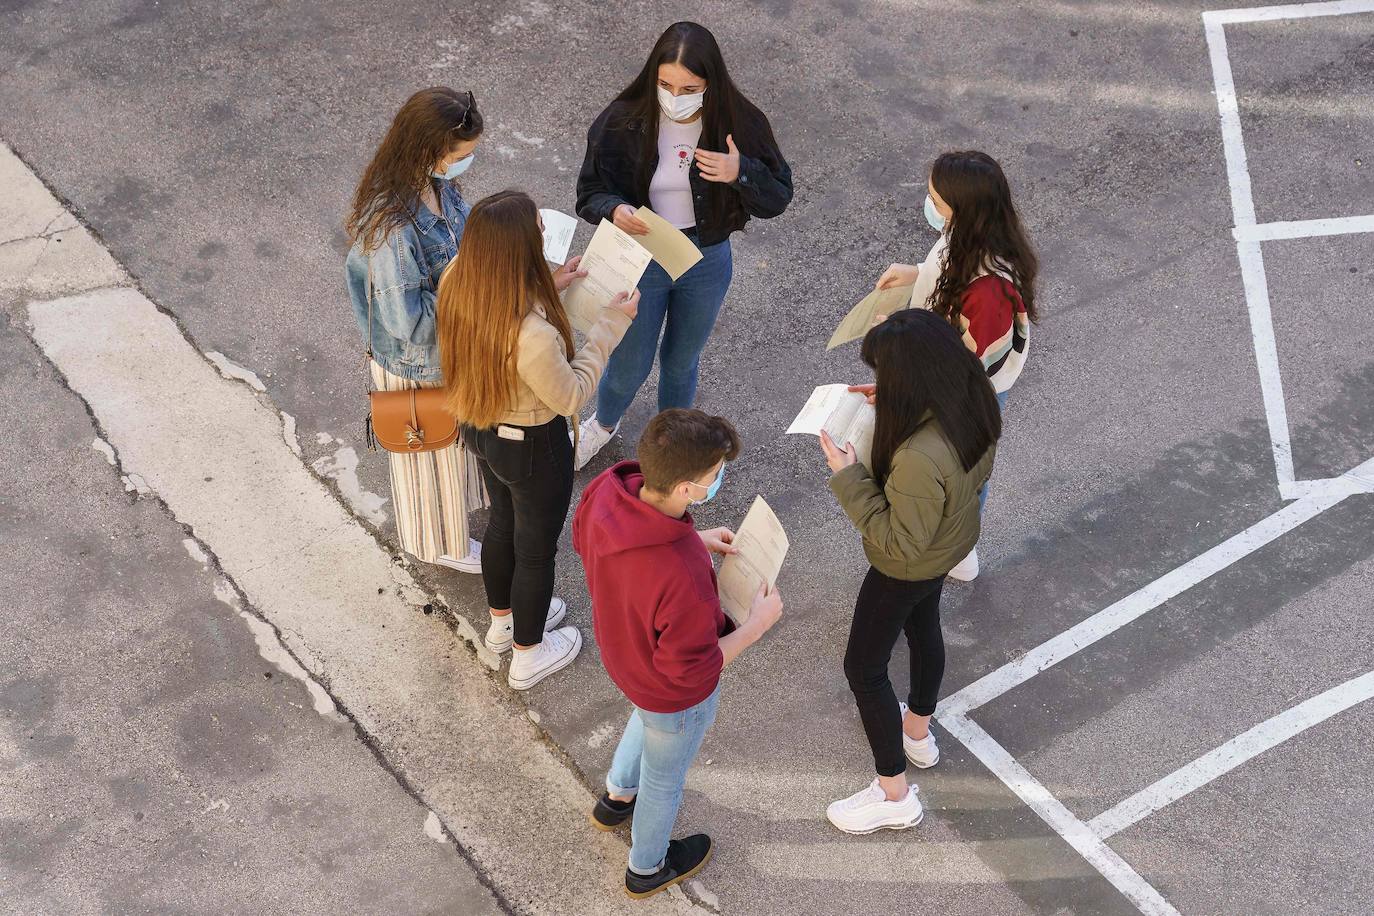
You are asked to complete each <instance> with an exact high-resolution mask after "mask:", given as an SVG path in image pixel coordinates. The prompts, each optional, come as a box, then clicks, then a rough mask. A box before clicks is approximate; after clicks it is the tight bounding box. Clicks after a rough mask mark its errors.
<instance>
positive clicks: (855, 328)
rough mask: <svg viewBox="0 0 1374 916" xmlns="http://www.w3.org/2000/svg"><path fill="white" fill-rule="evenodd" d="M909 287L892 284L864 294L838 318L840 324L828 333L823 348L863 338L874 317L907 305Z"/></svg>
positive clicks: (890, 312) (871, 325)
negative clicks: (847, 312) (828, 339)
mask: <svg viewBox="0 0 1374 916" xmlns="http://www.w3.org/2000/svg"><path fill="white" fill-rule="evenodd" d="M911 289H912V288H911V287H910V286H893V287H889V288H888V289H875V290H874V291H873V292H871V293H869V294H868V295H867V296H864V297H863V298H862V299H860V300H859V304H858V305H856V306H854V307H853V308H852V309H850V310H849V314H848V315H845V316H844V318H843V319H841V320H840V326H839V327H838V328H836V329H835V333H834V334H831V335H830V343H828V344H826V345H825V348H826V349H827V350H833V349H835V348H836V347H838V346H841V345H843V344H847V343H849V342H850V341H851V340H861V339H863V336H864V335H865V334H867V333H868V329H869V328H871V327H873V319H874V318H876V317H877V316H879V315H891V314H893V313H894V312H900V311H901V310H902V309H904V308H906V307H907V303H909V302H910V301H911Z"/></svg>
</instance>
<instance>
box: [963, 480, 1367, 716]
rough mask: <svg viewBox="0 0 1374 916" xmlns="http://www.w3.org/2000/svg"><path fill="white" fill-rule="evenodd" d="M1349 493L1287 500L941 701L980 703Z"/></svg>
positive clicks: (969, 705) (973, 705)
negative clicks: (1206, 548) (1207, 548)
mask: <svg viewBox="0 0 1374 916" xmlns="http://www.w3.org/2000/svg"><path fill="white" fill-rule="evenodd" d="M1349 495H1350V494H1349V493H1341V492H1324V493H1320V494H1317V495H1314V496H1309V497H1306V498H1304V499H1300V500H1298V501H1296V502H1293V503H1289V504H1288V505H1287V506H1285V507H1284V508H1282V509H1280V510H1279V511H1277V512H1275V513H1274V514H1273V515H1270V516H1268V517H1266V518H1264V519H1261V520H1260V521H1258V522H1256V523H1255V524H1253V525H1251V526H1250V527H1249V528H1246V529H1245V530H1244V531H1242V532H1240V533H1239V534H1237V535H1234V536H1232V537H1230V538H1227V539H1226V540H1225V541H1222V542H1221V543H1220V544H1218V545H1217V546H1215V547H1213V548H1212V549H1211V550H1208V551H1207V552H1205V553H1202V554H1200V555H1198V556H1196V557H1194V558H1193V559H1191V560H1189V561H1188V562H1187V563H1184V564H1183V565H1182V566H1180V567H1178V568H1177V569H1174V570H1172V571H1171V572H1167V573H1165V574H1164V575H1162V576H1160V577H1159V578H1158V579H1155V580H1154V581H1153V582H1151V583H1150V584H1149V585H1146V586H1145V587H1143V588H1140V589H1138V590H1136V591H1135V592H1132V593H1131V594H1129V595H1127V596H1126V597H1125V598H1122V599H1121V600H1120V601H1117V602H1116V603H1114V604H1112V605H1109V606H1108V607H1106V608H1104V609H1103V610H1101V611H1098V612H1097V613H1096V614H1094V615H1092V616H1091V617H1089V618H1088V619H1086V620H1084V621H1082V622H1081V623H1079V624H1077V625H1076V626H1073V627H1070V628H1069V629H1067V630H1065V631H1064V632H1063V633H1060V634H1059V635H1058V636H1055V637H1053V638H1051V639H1048V640H1046V641H1045V642H1043V643H1041V644H1040V645H1038V646H1036V647H1035V648H1034V649H1031V650H1030V651H1029V652H1027V653H1026V654H1025V655H1022V656H1021V657H1020V658H1018V659H1016V660H1014V661H1011V662H1008V663H1007V664H1005V665H1003V666H1002V667H1001V668H998V669H997V670H996V671H992V672H990V673H989V674H986V675H984V676H983V677H981V678H979V679H978V680H976V681H974V682H973V683H972V684H969V685H968V686H967V687H965V688H964V689H963V690H960V691H959V692H958V693H956V694H954V695H953V696H951V697H949V698H948V699H945V700H943V701H941V703H940V708H941V709H942V710H944V711H945V712H946V713H947V714H949V715H965V714H967V713H969V712H971V711H973V710H975V709H977V708H978V707H979V706H982V705H983V704H984V703H987V702H989V701H990V700H993V699H996V698H997V697H999V696H1001V695H1002V694H1004V693H1006V692H1007V691H1008V690H1011V689H1012V688H1013V687H1016V686H1017V685H1018V684H1023V683H1025V682H1026V681H1028V680H1030V679H1031V678H1033V677H1035V676H1036V675H1037V674H1039V673H1040V672H1041V671H1044V670H1045V669H1046V668H1049V667H1051V666H1052V665H1057V664H1058V663H1059V662H1061V661H1063V660H1064V659H1066V658H1068V657H1069V656H1071V655H1073V654H1074V653H1076V652H1078V651H1080V650H1081V649H1084V648H1086V647H1087V646H1090V645H1092V644H1093V643H1095V642H1097V641H1098V640H1099V639H1102V638H1103V637H1105V636H1108V635H1110V634H1112V633H1115V632H1116V631H1117V630H1119V629H1121V628H1122V627H1124V626H1125V625H1126V624H1128V623H1130V622H1131V621H1133V620H1135V619H1136V618H1137V617H1140V616H1141V615H1142V614H1145V613H1146V612H1147V611H1150V610H1152V609H1154V608H1156V607H1159V605H1161V604H1163V603H1164V602H1166V601H1168V600H1169V599H1170V598H1173V597H1175V596H1176V595H1178V594H1180V593H1182V592H1184V591H1187V590H1188V589H1190V588H1192V587H1193V586H1194V585H1197V584H1198V583H1199V582H1201V581H1203V580H1204V579H1207V578H1208V577H1210V576H1212V575H1214V574H1215V573H1218V572H1220V571H1221V570H1223V569H1225V568H1226V567H1228V566H1230V565H1231V564H1232V563H1235V562H1236V561H1237V560H1239V559H1241V558H1242V557H1245V556H1248V555H1249V554H1251V553H1254V552H1255V551H1256V550H1258V549H1259V548H1261V547H1263V546H1264V545H1265V544H1268V543H1269V542H1270V541H1272V540H1274V539H1275V538H1277V537H1278V536H1279V535H1281V534H1283V533H1284V532H1287V531H1292V530H1293V529H1294V528H1296V527H1298V526H1299V525H1301V524H1302V523H1303V522H1305V521H1307V520H1308V519H1311V518H1313V517H1314V516H1316V515H1318V514H1319V513H1321V512H1324V511H1325V510H1327V509H1329V508H1331V507H1332V506H1334V505H1336V503H1338V502H1340V501H1341V500H1343V499H1345V498H1346V497H1347V496H1349Z"/></svg>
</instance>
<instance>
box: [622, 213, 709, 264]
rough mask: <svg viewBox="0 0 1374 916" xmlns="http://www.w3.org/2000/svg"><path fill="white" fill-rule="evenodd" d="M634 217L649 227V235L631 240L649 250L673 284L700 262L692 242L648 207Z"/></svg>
mask: <svg viewBox="0 0 1374 916" xmlns="http://www.w3.org/2000/svg"><path fill="white" fill-rule="evenodd" d="M635 216H637V217H639V218H640V219H641V220H643V221H644V223H645V225H647V226H648V227H649V234H648V235H636V236H632V238H633V239H634V240H635V241H636V242H638V243H639V244H641V245H643V246H644V247H645V248H647V249H649V253H650V254H652V255H653V256H654V260H655V261H657V262H658V266H659V267H662V268H663V269H664V270H665V271H667V273H668V276H670V277H672V278H673V282H674V283H676V282H677V278H678V277H680V276H682V275H683V274H685V273H686V272H687V271H689V270H691V269H692V265H694V264H696V262H697V261H700V260H701V249H700V248H698V247H697V246H696V245H693V244H692V240H691V239H689V238H687V236H686V234H685V233H683V231H682V230H681V229H679V228H677V227H676V226H674V225H673V224H672V223H670V222H668V221H667V220H666V219H664V218H663V217H661V216H659V215H658V214H657V213H655V212H654V211H652V210H650V209H649V208H648V207H640V208H639V209H638V210H636V211H635Z"/></svg>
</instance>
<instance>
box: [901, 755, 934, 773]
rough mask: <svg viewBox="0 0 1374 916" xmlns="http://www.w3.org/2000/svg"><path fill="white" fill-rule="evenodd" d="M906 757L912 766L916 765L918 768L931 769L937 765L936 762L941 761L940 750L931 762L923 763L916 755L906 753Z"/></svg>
mask: <svg viewBox="0 0 1374 916" xmlns="http://www.w3.org/2000/svg"><path fill="white" fill-rule="evenodd" d="M906 759H907V762H908V763H910V764H911V765H912V766H914V767H915V768H916V769H918V770H928V769H930V768H931V767H933V766H935V764H937V763H939V762H940V752H939V751H936V752H935V759H934V760H932V761H931V762H930V763H921V761H919V760H917V759H916V758H915V757H913V756H911V755H910V754H907V755H906Z"/></svg>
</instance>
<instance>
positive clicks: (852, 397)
mask: <svg viewBox="0 0 1374 916" xmlns="http://www.w3.org/2000/svg"><path fill="white" fill-rule="evenodd" d="M847 388H848V386H847V385H821V386H820V387H819V388H817V389H816V390H815V391H813V392H811V397H810V398H809V399H807V402H806V406H805V407H803V408H802V409H801V413H799V414H797V418H796V419H795V420H793V421H792V425H791V426H789V427H787V432H788V433H789V434H791V433H806V434H808V435H812V436H820V434H821V430H825V431H826V432H828V433H829V434H830V439H831V441H832V442H834V443H835V445H837V446H839V447H840V448H844V447H845V445H847V444H853V446H854V453H855V454H856V455H858V457H859V461H860V462H862V463H863V464H868V459H869V457H870V456H871V455H872V453H873V424H874V421H875V420H876V418H877V414H876V413H874V411H873V405H872V404H870V403H868V399H867V398H865V397H864V396H863V395H862V394H859V393H858V392H857V391H847V390H846V389H847Z"/></svg>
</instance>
